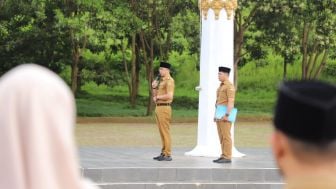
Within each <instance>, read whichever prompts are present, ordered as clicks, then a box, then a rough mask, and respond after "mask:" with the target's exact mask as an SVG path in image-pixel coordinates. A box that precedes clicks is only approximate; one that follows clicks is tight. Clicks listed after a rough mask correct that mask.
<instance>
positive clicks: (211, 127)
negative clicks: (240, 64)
mask: <svg viewBox="0 0 336 189" xmlns="http://www.w3.org/2000/svg"><path fill="white" fill-rule="evenodd" d="M236 7H237V2H236V0H226V1H224V0H200V9H201V18H202V19H201V25H202V30H201V58H200V86H199V87H197V89H198V90H199V93H200V94H199V105H198V134H197V146H196V147H195V148H194V149H193V150H192V151H189V152H186V153H185V155H190V156H206V157H218V156H220V154H221V148H220V144H219V138H218V133H217V126H216V123H215V122H214V121H213V118H214V114H215V102H216V90H217V88H218V86H219V84H220V83H219V81H218V77H217V75H218V67H219V66H225V67H229V68H231V74H230V80H231V82H233V74H234V70H233V69H234V66H233V49H234V44H233V40H234V38H233V37H234V36H233V12H234V10H235V8H236ZM231 14H232V15H231ZM238 111H239V110H238ZM231 135H232V142H233V144H234V125H232V129H231ZM232 156H233V157H242V156H244V154H242V153H240V152H238V150H237V149H236V148H235V147H234V145H233V148H232Z"/></svg>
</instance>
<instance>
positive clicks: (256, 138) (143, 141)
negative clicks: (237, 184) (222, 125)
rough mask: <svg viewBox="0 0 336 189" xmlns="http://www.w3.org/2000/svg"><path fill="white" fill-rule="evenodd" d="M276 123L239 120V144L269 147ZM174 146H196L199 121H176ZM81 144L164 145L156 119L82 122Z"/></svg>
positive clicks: (79, 138) (78, 141)
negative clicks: (143, 121)
mask: <svg viewBox="0 0 336 189" xmlns="http://www.w3.org/2000/svg"><path fill="white" fill-rule="evenodd" d="M271 132H272V124H271V122H268V121H259V122H238V123H237V124H236V126H235V146H236V147H269V136H270V133H271ZM171 133H172V140H173V147H190V148H192V147H194V146H195V145H196V141H197V124H196V123H173V124H172V128H171ZM76 140H77V143H78V145H79V146H95V147H98V146H105V147H106V146H109V147H136V146H139V147H153V146H154V147H160V144H161V141H160V136H159V132H158V129H157V127H156V125H155V123H154V120H153V123H84V124H83V123H81V124H77V127H76Z"/></svg>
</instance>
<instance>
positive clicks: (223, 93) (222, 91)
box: [216, 80, 235, 105]
mask: <svg viewBox="0 0 336 189" xmlns="http://www.w3.org/2000/svg"><path fill="white" fill-rule="evenodd" d="M229 98H233V99H234V98H235V88H234V86H233V84H232V83H231V82H230V81H229V80H227V81H224V82H222V83H221V84H220V86H219V87H218V89H217V100H216V104H222V105H227V104H228V101H229Z"/></svg>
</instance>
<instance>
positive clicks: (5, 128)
mask: <svg viewBox="0 0 336 189" xmlns="http://www.w3.org/2000/svg"><path fill="white" fill-rule="evenodd" d="M74 125H75V103H74V98H73V95H72V93H71V91H70V89H69V87H68V86H67V85H66V84H65V83H64V82H63V80H61V79H60V78H59V77H58V76H57V75H56V74H54V73H53V72H51V71H49V70H48V69H46V68H43V67H41V66H38V65H34V64H25V65H21V66H18V67H16V68H14V69H13V70H11V71H9V72H8V73H6V74H5V75H4V76H3V77H2V78H1V79H0V188H1V189H88V188H95V187H93V185H91V184H88V183H87V182H86V181H83V180H82V178H81V176H80V170H79V169H80V167H79V164H78V158H77V156H76V148H75V144H74V138H73V131H74Z"/></svg>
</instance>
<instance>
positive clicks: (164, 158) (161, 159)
mask: <svg viewBox="0 0 336 189" xmlns="http://www.w3.org/2000/svg"><path fill="white" fill-rule="evenodd" d="M157 160H158V161H171V160H173V158H172V157H171V156H161V157H160V158H159V159H157Z"/></svg>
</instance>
